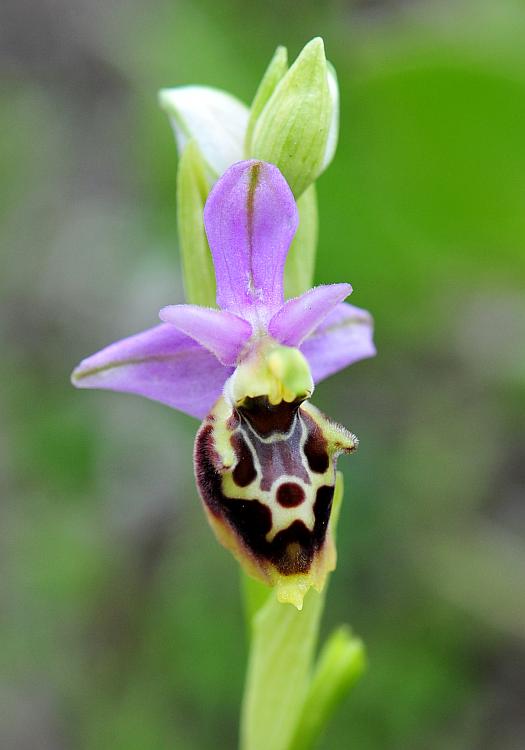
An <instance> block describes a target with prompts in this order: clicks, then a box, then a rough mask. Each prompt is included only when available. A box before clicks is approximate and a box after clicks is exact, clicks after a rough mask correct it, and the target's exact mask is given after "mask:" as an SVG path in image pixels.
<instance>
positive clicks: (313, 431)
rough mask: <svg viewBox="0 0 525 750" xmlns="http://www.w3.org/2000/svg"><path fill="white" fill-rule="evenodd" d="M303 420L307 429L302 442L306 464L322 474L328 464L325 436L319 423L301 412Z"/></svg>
mask: <svg viewBox="0 0 525 750" xmlns="http://www.w3.org/2000/svg"><path fill="white" fill-rule="evenodd" d="M303 420H304V423H305V424H306V427H307V429H308V437H307V438H306V442H305V444H304V455H305V456H306V460H307V461H308V466H309V467H310V469H311V470H312V471H314V472H315V473H316V474H324V473H325V471H326V470H327V469H328V466H329V465H330V459H329V456H328V450H327V447H328V446H327V442H326V438H325V436H324V435H323V433H322V432H321V429H320V428H319V425H317V424H316V423H315V422H314V420H313V419H312V418H311V417H310V416H309V415H307V414H303Z"/></svg>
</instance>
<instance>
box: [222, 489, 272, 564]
mask: <svg viewBox="0 0 525 750" xmlns="http://www.w3.org/2000/svg"><path fill="white" fill-rule="evenodd" d="M223 508H224V515H225V516H226V518H227V519H228V521H229V523H230V526H232V527H233V528H234V529H235V530H236V532H237V533H238V534H239V536H240V537H241V538H242V540H243V541H244V543H245V545H246V546H247V547H248V549H250V550H251V551H252V552H253V553H255V554H256V555H257V556H258V557H267V555H268V542H267V541H266V534H267V533H268V532H269V531H270V529H271V528H272V512H271V510H270V509H269V508H268V507H267V506H266V505H263V503H260V502H259V501H258V500H230V498H227V497H223Z"/></svg>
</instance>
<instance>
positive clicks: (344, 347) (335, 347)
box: [301, 302, 376, 383]
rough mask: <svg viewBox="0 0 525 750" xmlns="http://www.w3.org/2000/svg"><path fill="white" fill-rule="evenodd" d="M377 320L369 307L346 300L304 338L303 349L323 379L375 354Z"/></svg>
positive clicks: (317, 378)
mask: <svg viewBox="0 0 525 750" xmlns="http://www.w3.org/2000/svg"><path fill="white" fill-rule="evenodd" d="M373 333H374V324H373V320H372V316H371V315H370V313H368V312H367V311H366V310H361V309H360V308H359V307H354V306H353V305H348V304H346V302H342V303H341V304H339V305H337V307H336V308H335V310H333V311H332V312H331V313H330V315H328V317H327V318H325V320H324V321H323V323H321V325H320V326H319V327H318V328H316V330H315V331H314V332H313V333H312V334H311V335H310V336H309V337H308V338H307V339H306V340H305V341H304V343H303V344H302V346H301V351H302V353H303V354H304V356H305V357H306V359H307V360H308V364H309V365H310V369H311V371H312V377H313V379H314V382H315V383H319V382H320V381H321V380H324V378H327V377H328V376H329V375H333V374H334V373H335V372H339V370H343V369H344V368H345V367H348V365H351V364H353V363H354V362H357V361H359V360H360V359H366V358H367V357H373V356H374V355H375V353H376V349H375V346H374V342H373V340H372V337H373Z"/></svg>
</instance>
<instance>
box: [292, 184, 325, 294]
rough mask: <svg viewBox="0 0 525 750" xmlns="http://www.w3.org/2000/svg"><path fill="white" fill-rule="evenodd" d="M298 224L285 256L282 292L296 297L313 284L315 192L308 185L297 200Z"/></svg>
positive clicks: (312, 186)
mask: <svg viewBox="0 0 525 750" xmlns="http://www.w3.org/2000/svg"><path fill="white" fill-rule="evenodd" d="M297 208H298V210H299V226H298V228H297V232H296V233H295V237H294V238H293V242H292V244H291V246H290V250H289V252H288V257H287V258H286V266H285V268H284V292H285V296H286V297H287V298H289V297H298V296H299V295H300V294H303V292H306V291H307V290H308V289H310V288H311V287H312V286H313V278H314V270H315V268H314V267H315V253H316V250H317V226H318V222H317V194H316V190H315V185H310V187H309V188H306V190H305V191H304V193H303V194H302V195H301V197H300V198H299V200H298V201H297Z"/></svg>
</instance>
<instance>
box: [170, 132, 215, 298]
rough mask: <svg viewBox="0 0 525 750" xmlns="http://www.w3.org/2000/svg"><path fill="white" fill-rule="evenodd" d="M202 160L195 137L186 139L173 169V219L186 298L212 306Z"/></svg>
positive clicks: (204, 177) (205, 192) (211, 265)
mask: <svg viewBox="0 0 525 750" xmlns="http://www.w3.org/2000/svg"><path fill="white" fill-rule="evenodd" d="M208 191H209V187H208V181H207V179H206V174H205V167H204V161H203V158H202V156H201V153H200V150H199V148H198V146H197V144H196V142H195V141H190V142H189V143H188V145H187V146H186V148H185V149H184V151H183V152H182V156H181V159H180V162H179V169H178V173H177V220H178V228H179V242H180V252H181V259H182V271H183V278H184V288H185V292H186V299H187V300H188V302H191V303H192V304H195V305H203V306H205V307H215V271H214V269H213V261H212V257H211V252H210V248H209V246H208V240H207V239H206V232H205V230H204V219H203V210H204V203H205V202H206V198H207V196H208Z"/></svg>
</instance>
